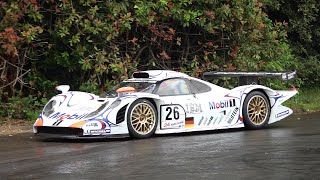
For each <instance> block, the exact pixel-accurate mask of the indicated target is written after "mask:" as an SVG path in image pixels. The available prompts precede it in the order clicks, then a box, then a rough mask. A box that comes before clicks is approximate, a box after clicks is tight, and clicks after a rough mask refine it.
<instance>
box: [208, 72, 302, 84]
mask: <svg viewBox="0 0 320 180" xmlns="http://www.w3.org/2000/svg"><path fill="white" fill-rule="evenodd" d="M296 75H297V71H290V72H225V71H210V72H205V73H203V76H202V78H203V79H204V80H212V79H217V78H220V77H238V78H239V85H248V84H258V78H261V77H262V78H270V77H277V78H279V79H281V80H283V81H288V80H290V79H294V78H295V77H296Z"/></svg>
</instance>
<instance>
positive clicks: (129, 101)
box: [33, 70, 297, 138]
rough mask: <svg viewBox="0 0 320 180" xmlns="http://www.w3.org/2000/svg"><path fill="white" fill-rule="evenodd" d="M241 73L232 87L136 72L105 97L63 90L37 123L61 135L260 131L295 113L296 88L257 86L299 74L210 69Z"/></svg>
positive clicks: (176, 74) (42, 129)
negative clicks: (264, 79)
mask: <svg viewBox="0 0 320 180" xmlns="http://www.w3.org/2000/svg"><path fill="white" fill-rule="evenodd" d="M221 76H231V77H235V76H236V77H240V85H239V86H238V87H236V88H234V89H227V88H223V87H220V86H217V85H215V84H212V83H209V82H207V81H205V80H201V79H197V78H193V77H190V76H188V75H187V74H184V73H181V72H175V71H169V70H150V71H140V72H135V73H133V76H132V78H131V79H128V80H125V81H123V82H121V83H120V84H118V85H117V86H115V87H114V88H113V89H112V90H111V91H109V92H106V93H105V94H103V95H100V96H98V95H95V94H92V93H87V92H80V91H69V88H70V87H69V86H68V85H60V86H58V87H57V88H56V89H57V90H59V91H61V94H58V95H56V96H54V97H52V98H51V99H50V100H49V102H48V103H47V104H46V105H45V107H44V108H43V110H42V112H41V114H40V116H39V117H38V119H37V120H36V122H35V123H34V126H33V131H34V133H35V134H37V135H45V134H46V135H54V136H60V137H92V136H94V137H95V136H105V137H111V136H120V135H125V136H132V137H134V138H148V137H150V136H152V135H154V134H168V133H181V132H193V131H207V130H215V129H227V128H241V127H245V128H247V129H261V128H263V127H265V126H266V125H267V124H271V123H274V122H277V121H279V120H281V119H284V118H286V117H287V116H289V115H290V114H292V110H291V109H290V108H288V107H285V106H283V105H282V103H283V102H284V101H286V100H287V99H289V98H291V97H292V96H294V95H295V94H296V93H297V91H296V90H273V89H270V88H268V87H265V86H262V85H257V84H256V83H255V81H256V80H257V77H261V76H263V77H264V76H265V77H270V76H279V77H281V78H282V79H283V80H288V79H292V78H293V77H294V76H295V72H278V73H274V72H269V73H268V72H207V73H204V76H203V77H204V78H205V79H210V78H214V77H221Z"/></svg>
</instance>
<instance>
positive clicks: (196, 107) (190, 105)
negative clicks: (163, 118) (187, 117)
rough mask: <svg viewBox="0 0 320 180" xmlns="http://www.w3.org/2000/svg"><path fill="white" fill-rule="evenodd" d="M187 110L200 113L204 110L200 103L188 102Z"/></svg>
mask: <svg viewBox="0 0 320 180" xmlns="http://www.w3.org/2000/svg"><path fill="white" fill-rule="evenodd" d="M186 112H187V113H190V114H198V113H201V112H202V108H201V104H200V103H188V104H186Z"/></svg>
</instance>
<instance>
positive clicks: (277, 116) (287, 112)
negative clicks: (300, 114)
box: [276, 110, 289, 118]
mask: <svg viewBox="0 0 320 180" xmlns="http://www.w3.org/2000/svg"><path fill="white" fill-rule="evenodd" d="M287 114H289V110H286V111H283V112H281V113H278V114H277V115H276V118H279V117H282V116H285V115H287Z"/></svg>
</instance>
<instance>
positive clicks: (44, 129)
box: [34, 126, 83, 137]
mask: <svg viewBox="0 0 320 180" xmlns="http://www.w3.org/2000/svg"><path fill="white" fill-rule="evenodd" d="M34 133H35V134H52V135H61V136H76V137H77V136H78V137H81V136H83V129H80V128H69V127H48V126H38V127H37V126H35V127H34Z"/></svg>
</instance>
